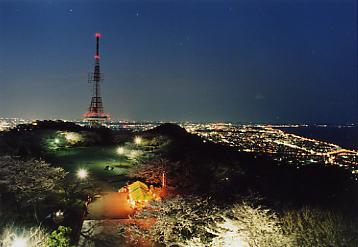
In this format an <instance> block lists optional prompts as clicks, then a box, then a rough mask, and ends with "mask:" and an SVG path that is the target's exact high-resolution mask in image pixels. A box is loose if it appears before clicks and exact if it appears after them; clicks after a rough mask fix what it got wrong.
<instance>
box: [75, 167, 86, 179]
mask: <svg viewBox="0 0 358 247" xmlns="http://www.w3.org/2000/svg"><path fill="white" fill-rule="evenodd" d="M77 177H78V178H79V179H85V178H87V177H88V172H87V170H86V169H83V168H81V169H79V170H78V171H77Z"/></svg>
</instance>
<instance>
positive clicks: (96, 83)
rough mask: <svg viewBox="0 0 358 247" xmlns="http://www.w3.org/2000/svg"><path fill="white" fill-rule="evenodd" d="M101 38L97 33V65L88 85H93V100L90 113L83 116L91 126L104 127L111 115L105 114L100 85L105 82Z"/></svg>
mask: <svg viewBox="0 0 358 247" xmlns="http://www.w3.org/2000/svg"><path fill="white" fill-rule="evenodd" d="M100 37H101V34H100V33H96V55H95V56H94V58H95V64H94V71H93V73H89V75H88V83H92V84H93V88H92V99H91V104H90V106H89V108H88V112H86V113H85V114H83V116H84V117H85V121H87V122H89V123H90V124H91V125H94V126H96V125H102V124H103V123H104V122H106V121H107V120H109V117H110V115H109V114H106V113H104V111H103V103H102V97H101V92H100V84H101V82H102V81H103V79H102V78H103V74H102V73H101V70H100V64H99V60H100V56H99V39H100Z"/></svg>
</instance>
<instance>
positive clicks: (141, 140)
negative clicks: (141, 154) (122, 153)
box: [134, 136, 143, 145]
mask: <svg viewBox="0 0 358 247" xmlns="http://www.w3.org/2000/svg"><path fill="white" fill-rule="evenodd" d="M142 142H143V139H142V138H141V137H140V136H136V137H135V138H134V143H135V144H137V145H140V144H141V143H142Z"/></svg>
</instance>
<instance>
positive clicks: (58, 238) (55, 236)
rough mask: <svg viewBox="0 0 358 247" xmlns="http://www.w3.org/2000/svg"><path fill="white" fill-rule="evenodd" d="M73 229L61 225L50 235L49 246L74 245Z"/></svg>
mask: <svg viewBox="0 0 358 247" xmlns="http://www.w3.org/2000/svg"><path fill="white" fill-rule="evenodd" d="M71 231H72V229H71V228H70V227H65V226H59V227H58V229H57V230H55V231H53V232H52V233H51V235H50V236H49V240H48V245H47V247H74V246H73V245H71V242H70V241H71V240H70V234H71Z"/></svg>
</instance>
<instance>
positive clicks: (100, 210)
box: [86, 192, 134, 220]
mask: <svg viewBox="0 0 358 247" xmlns="http://www.w3.org/2000/svg"><path fill="white" fill-rule="evenodd" d="M127 195H128V193H126V192H108V193H105V194H103V195H102V196H101V197H100V198H97V199H95V200H94V201H93V202H91V203H90V204H89V205H88V215H87V216H86V219H87V220H103V219H128V215H132V214H133V213H134V210H133V209H132V208H131V207H130V205H129V203H128V201H127Z"/></svg>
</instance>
